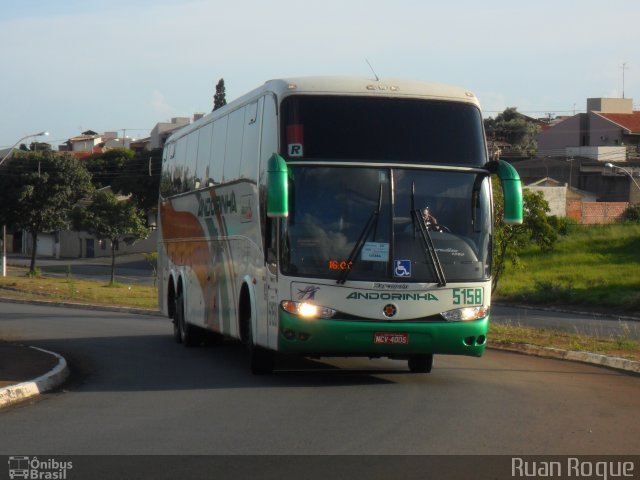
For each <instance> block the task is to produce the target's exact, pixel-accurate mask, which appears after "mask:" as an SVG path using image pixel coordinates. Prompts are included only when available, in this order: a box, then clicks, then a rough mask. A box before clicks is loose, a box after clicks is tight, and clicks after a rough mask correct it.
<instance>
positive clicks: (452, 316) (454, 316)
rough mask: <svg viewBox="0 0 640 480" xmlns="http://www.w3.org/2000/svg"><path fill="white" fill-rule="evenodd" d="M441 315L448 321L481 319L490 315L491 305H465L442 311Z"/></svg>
mask: <svg viewBox="0 0 640 480" xmlns="http://www.w3.org/2000/svg"><path fill="white" fill-rule="evenodd" d="M440 315H442V316H443V317H444V319H445V320H446V321H447V322H469V321H471V320H479V319H481V318H484V317H486V316H487V315H489V307H464V308H457V309H455V310H449V311H448V312H442V313H441V314H440Z"/></svg>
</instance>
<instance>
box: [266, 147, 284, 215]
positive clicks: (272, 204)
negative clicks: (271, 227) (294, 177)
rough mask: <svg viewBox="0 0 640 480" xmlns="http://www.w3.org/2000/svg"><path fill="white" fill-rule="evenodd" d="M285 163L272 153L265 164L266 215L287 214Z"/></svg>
mask: <svg viewBox="0 0 640 480" xmlns="http://www.w3.org/2000/svg"><path fill="white" fill-rule="evenodd" d="M287 177H288V172H287V163H286V162H285V161H284V158H282V157H281V156H280V155H278V154H277V153H274V154H273V155H272V156H271V158H270V159H269V163H268V164H267V217H269V218H279V217H288V216H289V188H288V181H287Z"/></svg>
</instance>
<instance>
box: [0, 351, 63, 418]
mask: <svg viewBox="0 0 640 480" xmlns="http://www.w3.org/2000/svg"><path fill="white" fill-rule="evenodd" d="M29 348H33V349H34V350H39V351H41V352H44V353H47V354H49V355H53V356H54V357H56V358H57V359H58V364H57V365H56V366H55V367H54V368H53V369H52V370H50V371H49V372H47V373H45V374H44V375H41V376H39V377H37V378H34V379H33V380H28V381H26V382H22V383H18V384H16V385H10V386H8V387H4V388H0V408H3V407H7V406H9V405H13V404H15V403H18V402H21V401H23V400H26V399H27V398H30V397H34V396H36V395H40V394H41V393H44V392H47V391H49V390H52V389H54V388H56V387H58V386H59V385H62V383H63V382H64V381H65V380H66V379H67V377H68V376H69V367H68V366H67V361H66V360H65V359H64V357H62V356H61V355H58V354H57V353H55V352H50V351H49V350H43V349H42V348H38V347H29Z"/></svg>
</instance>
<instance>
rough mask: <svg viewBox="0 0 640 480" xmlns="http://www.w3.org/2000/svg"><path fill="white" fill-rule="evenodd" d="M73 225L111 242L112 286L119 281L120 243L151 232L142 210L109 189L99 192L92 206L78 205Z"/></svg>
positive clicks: (93, 199)
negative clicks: (117, 257)
mask: <svg viewBox="0 0 640 480" xmlns="http://www.w3.org/2000/svg"><path fill="white" fill-rule="evenodd" d="M73 226H74V229H76V230H83V231H86V232H88V233H90V234H91V235H94V236H95V237H96V238H98V239H99V240H109V241H110V242H111V281H110V285H113V284H114V282H115V272H116V248H117V245H118V242H125V243H128V244H131V243H134V242H135V241H136V240H140V239H141V238H146V237H147V236H148V235H149V229H148V228H147V227H146V226H145V216H144V213H143V212H142V210H140V209H139V208H138V207H137V206H136V205H135V203H133V202H130V201H120V200H118V197H117V196H116V195H115V194H114V193H112V192H110V191H107V190H103V191H99V192H97V193H95V195H93V198H92V202H91V204H90V205H88V206H86V207H80V206H78V207H76V208H74V210H73Z"/></svg>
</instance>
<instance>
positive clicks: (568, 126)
mask: <svg viewBox="0 0 640 480" xmlns="http://www.w3.org/2000/svg"><path fill="white" fill-rule="evenodd" d="M585 118H586V114H578V115H575V116H573V117H571V118H567V119H566V120H563V121H562V122H560V123H558V124H557V125H555V126H554V127H552V128H549V129H547V130H544V131H543V132H541V133H539V134H538V135H537V136H536V140H537V142H538V154H539V155H541V156H563V155H564V154H565V148H566V147H576V146H579V145H583V144H584V142H583V139H582V138H581V137H582V132H583V129H584V128H583V127H584V125H583V123H584V121H585Z"/></svg>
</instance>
